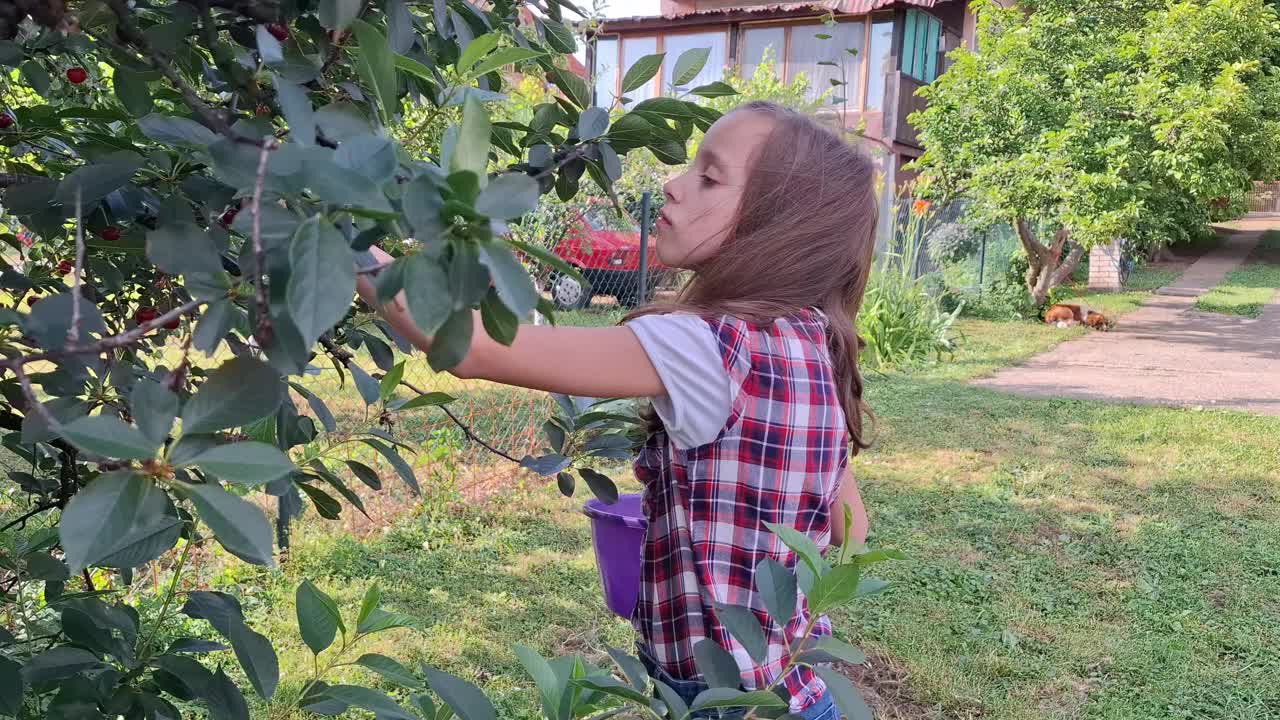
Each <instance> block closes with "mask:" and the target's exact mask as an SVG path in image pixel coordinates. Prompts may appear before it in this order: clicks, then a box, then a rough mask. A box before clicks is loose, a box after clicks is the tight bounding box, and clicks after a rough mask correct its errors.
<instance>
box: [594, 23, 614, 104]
mask: <svg viewBox="0 0 1280 720" xmlns="http://www.w3.org/2000/svg"><path fill="white" fill-rule="evenodd" d="M617 65H618V39H617V38H599V39H597V40H596V68H595V77H596V104H597V105H599V106H600V107H603V108H609V107H612V106H613V102H614V96H615V95H617V94H618V68H617Z"/></svg>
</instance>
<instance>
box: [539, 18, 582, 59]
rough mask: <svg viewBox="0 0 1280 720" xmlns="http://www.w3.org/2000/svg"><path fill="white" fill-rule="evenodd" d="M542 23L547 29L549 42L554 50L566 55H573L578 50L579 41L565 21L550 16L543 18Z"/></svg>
mask: <svg viewBox="0 0 1280 720" xmlns="http://www.w3.org/2000/svg"><path fill="white" fill-rule="evenodd" d="M542 25H543V27H544V28H545V29H546V38H547V44H548V45H550V46H551V49H552V50H555V51H556V52H558V53H564V54H566V55H572V54H573V53H574V52H576V51H577V49H578V43H577V41H576V40H575V39H574V37H573V31H571V30H569V28H567V27H565V26H564V24H563V23H560V22H557V21H556V20H552V19H549V18H548V19H544V20H542Z"/></svg>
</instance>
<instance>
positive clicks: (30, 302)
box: [27, 295, 40, 307]
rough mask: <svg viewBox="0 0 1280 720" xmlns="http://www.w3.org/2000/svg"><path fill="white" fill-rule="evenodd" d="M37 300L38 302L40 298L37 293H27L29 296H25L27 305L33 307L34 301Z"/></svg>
mask: <svg viewBox="0 0 1280 720" xmlns="http://www.w3.org/2000/svg"><path fill="white" fill-rule="evenodd" d="M38 302H40V298H39V296H37V295H29V296H27V307H35V306H36V303H38Z"/></svg>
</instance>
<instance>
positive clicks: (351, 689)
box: [319, 685, 418, 720]
mask: <svg viewBox="0 0 1280 720" xmlns="http://www.w3.org/2000/svg"><path fill="white" fill-rule="evenodd" d="M319 697H321V698H328V699H333V700H337V701H339V702H343V703H346V704H347V705H354V706H355V707H358V708H364V709H365V710H368V711H370V712H372V713H374V714H375V715H376V716H377V717H378V720H418V718H417V716H416V715H413V714H411V713H410V712H408V711H407V710H405V709H404V708H402V707H400V705H398V704H397V703H396V701H395V700H392V699H391V698H390V697H388V696H387V695H386V693H381V692H378V691H377V690H370V689H369V688H364V687H360V686H359V685H331V686H329V687H327V688H325V689H324V690H323V691H322V692H321V693H320V694H319Z"/></svg>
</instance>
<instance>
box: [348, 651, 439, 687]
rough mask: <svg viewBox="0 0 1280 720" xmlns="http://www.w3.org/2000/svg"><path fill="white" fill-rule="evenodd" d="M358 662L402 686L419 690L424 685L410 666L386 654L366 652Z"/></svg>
mask: <svg viewBox="0 0 1280 720" xmlns="http://www.w3.org/2000/svg"><path fill="white" fill-rule="evenodd" d="M356 664H357V665H359V666H361V667H364V668H368V669H370V670H372V671H374V672H376V673H378V674H379V675H381V676H382V677H383V678H384V679H386V680H387V681H388V682H390V683H392V684H395V685H399V686H400V687H402V688H408V689H410V690H417V689H421V688H422V687H423V682H422V681H421V680H419V679H418V678H417V677H416V676H415V675H414V674H413V673H412V672H410V671H409V668H407V667H405V666H404V665H401V664H400V663H399V662H396V661H395V660H393V659H391V658H389V657H387V656H386V655H379V654H377V653H365V654H364V655H361V656H360V657H359V658H357V659H356Z"/></svg>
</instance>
